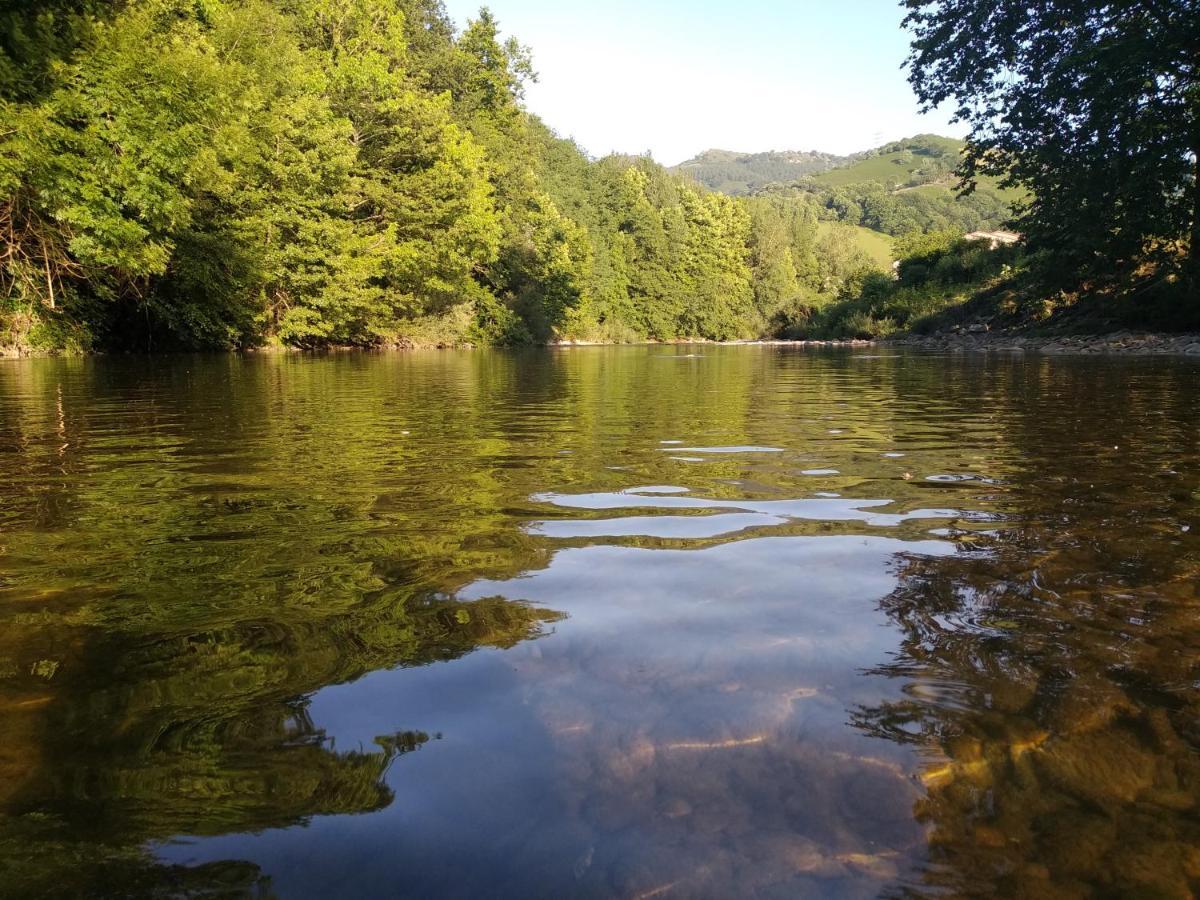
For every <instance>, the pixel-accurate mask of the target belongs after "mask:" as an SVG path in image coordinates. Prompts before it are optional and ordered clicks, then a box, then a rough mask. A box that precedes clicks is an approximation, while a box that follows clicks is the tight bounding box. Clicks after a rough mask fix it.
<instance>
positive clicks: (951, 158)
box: [813, 134, 966, 189]
mask: <svg viewBox="0 0 1200 900" xmlns="http://www.w3.org/2000/svg"><path fill="white" fill-rule="evenodd" d="M965 146H966V145H965V144H964V143H963V142H962V141H959V140H955V139H954V138H946V137H940V136H938V135H936V134H919V135H917V136H916V137H911V138H905V139H904V140H901V141H894V142H892V143H890V144H884V145H883V146H882V147H877V148H876V149H874V150H868V151H867V152H866V153H860V154H856V155H855V156H854V157H851V158H850V160H849V161H848V162H847V163H846V164H845V165H842V166H839V167H837V168H834V169H830V170H828V171H825V172H818V173H816V174H814V175H813V181H815V182H817V183H818V184H823V185H826V186H828V187H844V186H845V185H848V184H866V183H868V182H873V183H875V184H882V185H884V186H886V187H890V188H893V189H894V188H905V187H917V186H919V185H924V184H940V183H946V184H952V183H953V182H954V180H955V178H954V170H955V168H956V167H957V166H958V162H959V158H960V156H961V155H962V151H963V148H964V147H965Z"/></svg>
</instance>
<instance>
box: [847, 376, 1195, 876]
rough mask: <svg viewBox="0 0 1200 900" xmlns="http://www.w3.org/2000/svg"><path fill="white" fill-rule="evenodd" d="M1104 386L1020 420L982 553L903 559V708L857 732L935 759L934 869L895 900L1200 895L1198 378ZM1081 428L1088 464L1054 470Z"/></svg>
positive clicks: (898, 612) (893, 613) (898, 670)
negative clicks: (1005, 512) (1015, 455)
mask: <svg viewBox="0 0 1200 900" xmlns="http://www.w3.org/2000/svg"><path fill="white" fill-rule="evenodd" d="M1093 374H1094V373H1093ZM1127 374H1128V373H1127ZM1134 374H1136V373H1134ZM1106 380H1107V379H1104V378H1101V379H1097V381H1098V383H1095V384H1093V383H1091V382H1089V383H1088V385H1087V386H1086V387H1085V386H1084V385H1076V386H1074V387H1071V386H1069V385H1064V384H1063V382H1062V379H1061V378H1060V379H1058V380H1055V381H1053V382H1052V384H1053V385H1054V387H1055V390H1056V391H1057V394H1056V395H1055V396H1057V399H1055V396H1051V395H1049V394H1042V395H1041V396H1042V399H1043V400H1044V403H1042V405H1040V406H1038V407H1036V410H1037V414H1036V415H1029V414H1026V415H1019V416H1014V417H1013V418H1014V421H1015V422H1016V423H1017V425H1018V427H1016V428H1015V429H1013V430H1012V431H1011V432H1009V433H1008V435H1007V436H1006V437H1007V439H1008V440H1011V441H1013V442H1014V446H1015V447H1016V448H1018V449H1020V448H1024V449H1022V452H1021V453H1020V458H1021V459H1022V460H1023V462H1024V465H1025V468H1024V470H1023V471H1021V472H1018V473H1016V474H1014V476H1013V479H1014V483H1015V484H1017V485H1018V486H1019V488H1020V490H1019V491H1017V492H1015V493H1014V494H1013V495H1012V497H1015V498H1017V499H1016V500H1015V501H1013V502H1015V503H1016V505H1017V507H1018V509H1017V511H1016V515H1015V516H1014V521H1013V522H1012V524H1011V526H1010V527H1008V528H1006V529H1004V530H1001V531H1000V532H999V533H998V534H997V535H996V536H995V537H994V538H993V539H992V540H991V541H990V542H988V543H986V544H985V545H984V546H983V547H982V548H981V552H978V553H970V554H965V555H960V556H954V557H945V558H936V559H931V558H914V559H911V560H907V561H906V562H905V563H904V567H903V570H902V582H901V585H900V587H899V588H898V589H897V590H896V591H895V592H894V593H893V594H891V595H890V596H889V597H887V598H886V599H885V600H884V601H883V603H882V605H881V608H882V609H883V610H884V611H885V612H886V613H887V615H888V616H889V617H890V618H891V619H892V620H893V621H894V622H895V623H896V625H898V626H899V627H900V628H901V629H902V632H903V634H904V640H903V642H902V644H901V646H900V649H899V651H898V653H897V654H896V656H895V657H894V658H893V659H892V660H891V661H890V662H888V663H887V664H885V665H882V666H879V667H878V668H877V669H875V670H873V673H872V674H883V675H887V676H891V677H894V678H896V679H899V680H901V681H903V682H904V693H905V694H906V695H907V696H906V699H904V700H902V701H898V702H888V703H883V704H881V705H878V706H874V707H871V708H860V709H858V710H856V711H855V712H854V714H853V717H852V719H853V722H854V724H856V725H857V726H858V727H859V728H861V729H863V730H864V731H866V732H867V733H869V734H872V735H875V736H878V737H882V738H886V739H888V740H891V741H896V742H903V743H910V744H915V745H917V746H920V747H926V748H929V749H930V751H936V756H937V758H936V759H933V760H931V761H930V762H929V763H928V765H927V767H926V769H925V771H924V774H923V780H924V783H925V789H926V790H925V796H924V797H923V798H922V799H921V801H920V802H919V803H918V804H917V807H916V808H917V813H918V816H919V818H920V819H921V820H922V821H924V822H926V823H927V824H928V825H929V826H930V827H931V832H930V837H929V850H928V860H927V863H926V865H925V866H924V870H923V872H922V874H921V877H920V878H919V879H918V880H917V881H916V882H914V883H912V884H910V885H908V886H907V887H904V888H902V889H900V893H905V894H913V895H922V896H925V895H933V896H944V895H945V894H946V893H947V892H948V893H950V894H951V895H957V896H961V895H965V896H974V895H987V894H996V895H1004V896H1027V897H1084V896H1095V895H1097V894H1099V895H1103V896H1139V897H1143V896H1144V897H1150V896H1154V897H1159V896H1162V897H1190V896H1193V894H1194V893H1195V892H1196V891H1197V890H1198V889H1200V724H1198V723H1200V690H1198V688H1197V683H1198V678H1200V668H1198V663H1197V660H1200V547H1198V545H1197V540H1196V537H1195V535H1194V534H1192V533H1191V532H1189V531H1186V530H1185V529H1186V528H1188V527H1189V524H1190V526H1191V527H1192V528H1194V527H1195V524H1196V521H1195V520H1196V507H1195V500H1194V499H1193V498H1194V491H1195V490H1196V487H1197V485H1196V483H1195V470H1194V466H1195V462H1196V459H1197V457H1198V455H1200V454H1198V453H1197V439H1198V437H1200V436H1198V435H1197V432H1196V428H1195V420H1194V419H1193V418H1191V415H1192V411H1191V407H1192V406H1193V401H1189V400H1188V397H1190V396H1192V395H1191V394H1190V388H1188V387H1187V385H1186V384H1185V383H1183V382H1186V379H1182V380H1181V382H1180V383H1174V384H1173V383H1172V382H1171V380H1170V379H1163V380H1162V382H1159V383H1158V387H1159V388H1160V391H1159V392H1158V393H1154V394H1148V393H1146V392H1144V391H1139V390H1135V389H1133V388H1132V387H1131V386H1130V385H1128V384H1116V383H1114V384H1111V385H1109V387H1111V388H1112V393H1107V394H1106V393H1104V382H1105V381H1106ZM1164 383H1165V386H1164ZM1043 387H1044V386H1043ZM1180 391H1182V392H1183V393H1182V394H1181V393H1180ZM1008 395H1009V396H1011V391H1010V392H1009V394H1008ZM1089 397H1091V398H1092V400H1094V403H1095V404H1096V407H1098V408H1092V409H1085V411H1084V412H1081V411H1080V409H1079V408H1078V404H1083V405H1084V407H1085V408H1086V405H1087V403H1088V402H1089V399H1088V398H1089ZM1085 419H1086V420H1087V421H1088V422H1090V423H1091V431H1090V432H1088V433H1087V435H1086V440H1087V441H1088V442H1089V444H1090V445H1091V447H1092V448H1093V450H1092V452H1091V454H1090V460H1089V462H1088V464H1087V465H1084V464H1083V461H1084V458H1085V457H1088V456H1089V454H1087V453H1084V452H1080V451H1078V450H1077V449H1069V450H1067V451H1065V452H1063V453H1060V454H1055V453H1053V452H1050V448H1051V447H1052V446H1053V443H1052V442H1053V433H1054V431H1055V430H1056V429H1057V430H1059V431H1061V430H1063V429H1066V430H1067V431H1072V430H1073V429H1074V427H1075V425H1076V423H1081V422H1082V421H1084V420H1085ZM1078 439H1079V440H1084V439H1085V437H1084V434H1083V430H1082V429H1081V433H1080V434H1079V435H1078ZM1072 441H1074V436H1073V437H1072ZM1069 446H1070V447H1072V448H1077V444H1075V443H1074V442H1072V443H1071V444H1069ZM1181 472H1186V473H1187V474H1181ZM1010 499H1011V498H1010Z"/></svg>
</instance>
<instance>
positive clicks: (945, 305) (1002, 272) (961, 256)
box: [782, 228, 1026, 340]
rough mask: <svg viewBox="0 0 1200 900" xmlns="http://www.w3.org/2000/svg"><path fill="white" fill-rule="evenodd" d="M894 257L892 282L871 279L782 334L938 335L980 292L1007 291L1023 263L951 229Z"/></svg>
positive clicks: (1015, 250) (906, 243)
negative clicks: (947, 318)
mask: <svg viewBox="0 0 1200 900" xmlns="http://www.w3.org/2000/svg"><path fill="white" fill-rule="evenodd" d="M895 252H896V256H897V263H896V273H895V277H894V278H888V277H883V276H881V275H878V274H874V275H870V276H868V277H867V278H866V279H865V280H864V282H863V283H862V285H861V288H860V290H858V291H857V292H856V293H854V294H852V295H848V296H846V297H845V299H843V300H841V301H840V302H837V303H832V304H828V305H825V306H823V307H820V308H816V309H807V310H805V309H802V310H800V311H799V314H798V315H796V316H795V317H793V318H791V319H789V320H787V321H786V322H784V323H782V330H783V333H784V334H786V335H787V336H789V337H800V338H822V339H838V340H844V339H856V338H878V337H886V336H887V335H889V334H892V333H893V332H898V331H914V332H918V333H922V332H928V331H931V330H937V329H938V328H940V327H942V326H944V325H946V324H948V323H947V322H945V321H944V318H945V315H946V313H947V312H948V311H952V310H957V311H960V312H961V311H963V310H964V309H967V308H968V307H967V306H966V305H965V304H967V301H969V300H971V299H972V298H974V297H976V296H977V295H979V294H980V293H981V292H987V291H988V290H989V289H993V290H994V289H997V288H1000V287H1001V286H1004V285H1011V284H1012V283H1013V281H1014V280H1015V279H1016V278H1017V277H1018V275H1019V274H1021V273H1023V272H1024V269H1025V263H1026V259H1025V253H1024V251H1023V250H1022V248H1020V247H1018V246H1011V245H1010V246H1007V247H1001V248H998V249H992V248H991V247H990V246H989V245H988V244H987V243H985V242H980V241H969V240H965V239H964V238H963V237H962V233H961V232H960V231H958V230H957V229H953V228H950V229H946V230H943V231H933V232H925V233H921V232H914V233H912V234H910V235H908V236H906V237H905V238H902V239H899V240H897V241H896V244H895Z"/></svg>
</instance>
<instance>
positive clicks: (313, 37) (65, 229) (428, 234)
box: [0, 0, 869, 348]
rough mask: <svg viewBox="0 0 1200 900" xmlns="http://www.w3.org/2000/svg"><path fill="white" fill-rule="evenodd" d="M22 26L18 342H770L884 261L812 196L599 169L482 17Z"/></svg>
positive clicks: (7, 94)
mask: <svg viewBox="0 0 1200 900" xmlns="http://www.w3.org/2000/svg"><path fill="white" fill-rule="evenodd" d="M0 29H2V30H3V31H2V34H0V50H2V51H3V53H2V55H0V61H2V63H3V65H2V66H0V106H2V107H3V115H4V120H5V122H6V123H7V126H8V127H7V128H6V129H5V130H4V131H3V132H2V133H0V234H2V235H3V237H0V324H3V325H6V326H7V329H8V332H9V333H8V335H7V336H3V335H0V343H9V344H26V345H35V346H36V345H39V344H40V345H47V346H62V345H68V346H69V345H72V344H74V345H78V346H84V347H86V346H89V345H109V346H125V347H138V348H154V347H164V346H188V347H253V346H259V345H264V344H271V343H282V344H289V345H293V346H301V347H311V346H324V345H333V344H352V345H358V346H373V345H383V344H412V343H424V344H431V343H476V344H489V343H520V342H531V341H534V342H541V341H548V340H554V339H599V340H632V339H645V338H652V339H659V340H670V339H675V338H711V339H729V338H739V337H755V336H759V335H761V334H763V333H764V331H765V330H766V329H767V327H768V324H769V323H770V322H771V321H772V320H773V319H774V318H775V317H776V314H777V313H778V312H779V310H780V309H782V308H783V307H784V306H786V305H788V304H791V303H795V302H796V301H797V300H798V299H800V298H801V297H806V296H810V295H817V294H824V295H826V297H827V298H828V299H832V298H833V296H834V295H836V294H837V293H838V292H839V291H840V290H842V289H843V288H844V286H845V284H846V283H847V282H848V279H849V276H850V275H851V274H852V272H853V271H855V270H856V269H857V268H862V267H865V266H867V265H869V262H868V261H867V260H866V259H865V257H863V256H862V255H861V254H858V253H856V252H848V254H847V255H844V257H843V258H837V259H831V258H827V257H828V253H829V252H831V251H833V250H836V247H835V244H836V242H833V243H831V242H830V241H828V240H824V239H823V238H822V237H821V235H819V234H818V228H817V225H818V219H819V218H821V215H820V214H819V210H818V204H816V203H815V202H813V201H812V200H811V198H798V199H795V200H789V201H786V202H785V201H776V200H771V201H764V202H763V203H762V204H756V203H750V202H747V201H746V200H741V199H738V200H735V199H731V198H729V197H726V196H724V195H721V194H715V193H710V192H709V191H707V190H705V189H704V188H702V187H700V186H697V185H695V184H694V183H692V182H691V181H690V180H688V179H684V178H680V177H677V176H674V175H671V174H669V173H668V172H666V171H665V170H664V169H662V168H661V167H660V166H658V165H656V164H654V163H653V162H651V161H650V160H648V159H643V158H628V157H613V158H609V159H604V160H599V161H593V160H590V159H588V158H587V157H586V156H585V155H584V154H583V153H582V152H581V151H580V150H579V148H577V147H576V146H575V145H573V144H571V143H569V142H566V141H563V140H560V139H559V138H557V137H555V136H554V135H553V134H552V133H551V132H550V131H549V130H548V129H547V128H546V127H545V126H544V125H543V124H542V123H541V122H539V121H538V120H537V119H536V118H535V117H533V116H531V115H530V114H528V113H527V112H526V111H525V110H524V108H523V107H522V103H521V100H522V90H523V85H524V83H525V82H526V81H527V80H528V79H529V78H531V77H533V70H532V67H531V62H530V59H529V56H528V53H527V52H526V51H525V49H524V48H522V47H521V46H520V45H519V44H517V43H516V42H515V41H513V40H504V39H502V38H501V37H500V35H499V31H498V26H497V23H496V21H495V19H494V18H493V17H492V16H491V15H490V13H488V12H487V11H486V10H484V11H482V12H481V13H480V15H479V17H478V19H476V20H475V21H473V22H471V23H470V24H469V26H468V27H467V28H466V29H465V30H464V31H463V32H462V33H457V32H456V29H455V28H454V27H453V25H452V24H451V23H450V21H449V19H448V18H447V16H446V14H445V11H444V10H443V8H442V7H441V4H440V2H438V0H386V2H380V0H287V2H285V0H204V2H199V3H197V2H192V0H132V2H127V3H117V4H103V3H99V2H95V3H86V2H82V0H80V2H75V3H67V2H63V3H61V4H58V5H52V6H48V7H45V6H43V7H39V8H38V9H37V10H33V11H31V10H28V9H24V10H21V11H10V12H7V13H5V14H4V15H3V17H0ZM785 207H786V209H785ZM766 209H773V210H776V213H772V214H771V215H767V214H765V213H764V212H763V210H766ZM776 214H777V215H778V217H779V222H778V223H777V222H776V221H775V218H774V217H773V216H774V215H776ZM823 215H824V217H825V218H829V215H828V213H826V214H823ZM768 232H769V233H768ZM777 232H778V234H785V237H786V240H784V239H778V234H777ZM823 241H824V244H825V245H827V246H824V247H822V246H821V245H822V242H823ZM851 249H853V248H851ZM818 257H819V258H820V259H821V260H822V261H821V263H820V264H818V263H817V262H816V261H815V260H816V259H817V258H818ZM764 279H767V281H764ZM768 281H769V283H768Z"/></svg>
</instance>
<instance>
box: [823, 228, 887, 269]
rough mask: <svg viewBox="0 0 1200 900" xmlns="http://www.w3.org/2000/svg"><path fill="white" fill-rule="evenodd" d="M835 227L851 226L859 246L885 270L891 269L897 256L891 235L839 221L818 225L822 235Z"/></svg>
mask: <svg viewBox="0 0 1200 900" xmlns="http://www.w3.org/2000/svg"><path fill="white" fill-rule="evenodd" d="M834 228H849V229H850V230H851V231H853V232H854V239H855V243H856V244H857V245H858V248H859V249H860V250H862V251H863V252H864V253H866V254H867V255H868V256H870V257H871V260H872V261H873V262H875V263H876V264H877V265H878V266H879V267H880V268H881V269H883V270H884V271H885V272H890V271H891V269H892V261H893V260H894V258H895V257H894V255H893V251H892V239H891V238H890V237H888V236H887V235H886V234H880V233H879V232H878V231H872V230H871V229H870V228H863V227H862V226H861V225H843V224H841V223H839V222H820V223H818V225H817V231H818V234H820V235H821V236H824V235H826V234H828V233H829V232H830V231H831V230H833V229H834Z"/></svg>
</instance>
